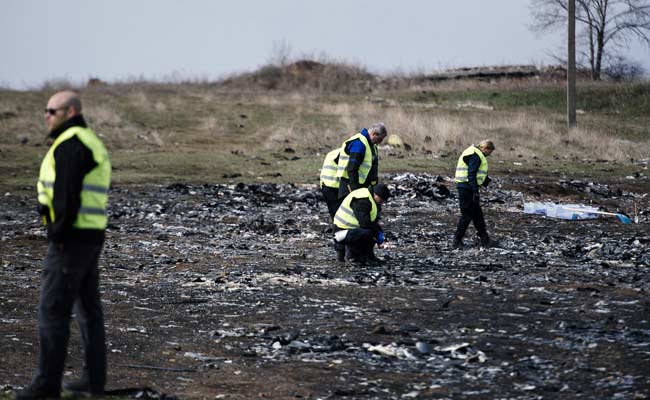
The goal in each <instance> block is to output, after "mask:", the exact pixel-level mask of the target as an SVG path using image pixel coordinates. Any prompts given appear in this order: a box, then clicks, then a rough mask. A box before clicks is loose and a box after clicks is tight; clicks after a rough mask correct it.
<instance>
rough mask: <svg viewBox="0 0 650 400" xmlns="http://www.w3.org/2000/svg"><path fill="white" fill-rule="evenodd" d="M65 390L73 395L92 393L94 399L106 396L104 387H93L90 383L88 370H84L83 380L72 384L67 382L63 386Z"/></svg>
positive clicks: (80, 379)
mask: <svg viewBox="0 0 650 400" xmlns="http://www.w3.org/2000/svg"><path fill="white" fill-rule="evenodd" d="M63 389H65V390H67V391H70V392H73V393H86V394H87V393H90V395H91V396H92V397H101V396H103V395H104V387H103V386H100V385H93V384H91V383H90V378H89V377H88V370H87V369H86V368H84V369H83V372H82V374H81V378H79V379H77V380H75V381H72V382H65V383H64V384H63Z"/></svg>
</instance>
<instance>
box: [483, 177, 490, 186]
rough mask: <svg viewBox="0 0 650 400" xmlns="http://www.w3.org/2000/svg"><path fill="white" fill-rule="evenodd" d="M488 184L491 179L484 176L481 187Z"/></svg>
mask: <svg viewBox="0 0 650 400" xmlns="http://www.w3.org/2000/svg"><path fill="white" fill-rule="evenodd" d="M490 182H492V179H490V177H489V176H486V177H485V180H484V181H483V186H485V187H487V185H489V184H490Z"/></svg>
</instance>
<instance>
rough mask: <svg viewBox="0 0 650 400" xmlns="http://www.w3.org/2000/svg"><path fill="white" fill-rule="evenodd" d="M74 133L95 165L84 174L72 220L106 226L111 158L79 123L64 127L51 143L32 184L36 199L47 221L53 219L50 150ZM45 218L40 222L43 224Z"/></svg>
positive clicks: (81, 225)
mask: <svg viewBox="0 0 650 400" xmlns="http://www.w3.org/2000/svg"><path fill="white" fill-rule="evenodd" d="M73 136H76V137H77V138H78V139H79V140H80V141H81V143H83V144H84V145H85V146H86V147H88V149H90V151H91V152H92V154H93V159H94V160H95V163H96V164H97V166H96V167H95V168H93V169H92V170H91V171H90V172H88V173H87V174H86V176H84V179H83V182H82V188H81V207H80V208H79V212H78V213H77V217H76V218H75V221H74V223H73V227H75V228H78V229H106V226H107V224H108V217H107V215H106V204H107V203H108V189H109V187H110V184H111V162H110V159H109V158H108V152H107V151H106V148H105V147H104V144H103V143H102V142H101V140H99V138H98V137H97V135H95V133H94V132H93V131H92V130H90V129H88V128H83V127H79V126H75V127H71V128H69V129H66V130H65V132H63V133H61V134H60V135H59V136H58V137H57V138H56V139H55V140H54V143H52V146H51V147H50V149H49V150H48V152H47V153H46V154H45V157H44V158H43V162H42V163H41V171H40V174H39V177H38V182H37V184H36V189H37V191H38V202H39V204H41V205H44V206H47V207H48V209H49V216H48V217H49V222H54V221H56V214H55V212H54V205H53V200H54V182H55V180H56V166H55V160H54V150H56V148H57V147H58V146H59V145H60V144H61V143H63V142H65V141H66V140H68V139H70V138H72V137H73ZM47 222H48V221H47V220H46V218H43V223H44V224H47Z"/></svg>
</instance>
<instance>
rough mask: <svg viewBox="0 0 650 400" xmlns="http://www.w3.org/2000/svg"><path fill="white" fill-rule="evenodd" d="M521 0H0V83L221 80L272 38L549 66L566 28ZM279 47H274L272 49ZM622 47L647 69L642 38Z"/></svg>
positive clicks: (348, 53) (343, 56) (376, 55)
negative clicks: (558, 28)
mask: <svg viewBox="0 0 650 400" xmlns="http://www.w3.org/2000/svg"><path fill="white" fill-rule="evenodd" d="M528 5H529V1H528V0H489V1H488V0H419V1H415V0H400V1H396V0H321V1H317V0H302V1H301V0H257V1H256V0H232V1H225V0H224V1H219V0H182V1H181V0H177V1H174V0H106V1H100V0H56V1H49V0H2V11H1V14H0V57H1V58H0V60H1V61H0V85H2V86H4V87H11V88H14V89H25V88H35V87H38V86H39V85H40V84H42V83H43V82H44V81H46V80H51V79H67V80H69V81H71V82H73V83H83V82H85V81H86V80H87V79H88V78H90V77H98V78H100V79H102V80H107V81H116V80H127V79H130V78H139V77H143V78H146V79H157V80H161V79H168V78H173V77H184V78H207V79H217V78H220V77H223V76H226V75H229V74H233V73H238V72H244V71H252V70H255V69H256V68H258V67H260V66H262V65H264V64H266V63H268V62H269V61H270V60H272V59H273V57H274V56H275V55H278V54H281V53H282V52H280V51H278V50H277V49H278V48H283V47H284V48H285V49H286V48H289V49H290V50H291V51H290V57H291V58H292V59H297V58H300V57H301V56H312V57H314V58H317V59H318V58H320V59H322V58H323V57H327V58H328V59H330V60H336V61H344V62H350V63H355V64H360V65H363V66H365V67H367V68H368V69H369V70H371V71H372V72H378V73H388V72H394V71H401V72H406V73H410V72H428V71H431V70H440V69H445V68H450V67H465V66H486V65H500V64H538V65H539V64H552V63H553V59H552V57H550V56H549V54H550V53H554V52H555V53H558V52H559V51H560V49H561V47H560V45H561V42H562V40H563V38H564V34H562V35H560V34H558V35H555V36H551V35H547V36H542V37H539V36H538V35H536V34H534V33H531V32H530V31H529V29H528V26H529V25H530V24H531V22H532V21H531V16H530V10H529V8H528ZM274 49H276V50H274ZM628 55H629V56H630V57H631V58H632V59H634V60H637V61H640V62H641V63H642V64H643V65H644V67H645V69H646V70H650V55H649V52H648V50H647V49H646V48H643V47H641V46H635V47H634V48H633V49H632V50H631V51H630V52H629V53H628Z"/></svg>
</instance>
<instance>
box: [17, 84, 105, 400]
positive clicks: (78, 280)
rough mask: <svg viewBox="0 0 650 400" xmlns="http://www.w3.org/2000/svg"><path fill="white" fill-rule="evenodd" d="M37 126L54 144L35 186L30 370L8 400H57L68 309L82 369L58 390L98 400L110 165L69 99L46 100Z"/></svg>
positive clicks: (61, 95)
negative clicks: (39, 234) (40, 258)
mask: <svg viewBox="0 0 650 400" xmlns="http://www.w3.org/2000/svg"><path fill="white" fill-rule="evenodd" d="M45 122H46V125H47V128H48V130H49V136H50V137H51V138H52V139H53V140H54V142H53V143H52V145H51V147H50V149H49V150H48V152H47V153H46V154H45V157H44V158H43V161H42V164H41V169H40V174H39V178H38V183H37V189H38V203H39V212H40V215H41V217H42V220H43V223H44V224H45V226H46V227H47V238H48V250H47V256H46V258H45V261H44V269H43V272H42V276H41V293H40V301H39V306H38V336H39V342H40V347H39V355H38V367H37V370H36V373H35V375H34V378H33V379H32V381H31V383H30V385H29V386H28V387H27V388H26V389H24V390H22V391H20V392H18V393H16V398H17V399H43V398H58V397H60V395H61V380H62V376H63V369H64V364H65V359H66V355H67V351H68V339H69V337H70V319H71V315H72V311H73V307H74V312H75V314H76V316H77V320H78V323H79V329H80V331H81V339H82V342H83V347H84V353H85V362H84V367H83V371H82V376H81V379H80V380H79V381H76V382H71V383H69V384H67V385H65V386H64V387H65V388H66V389H68V390H71V391H75V392H85V393H86V394H89V395H91V396H102V395H103V393H104V387H105V384H106V339H105V331H104V329H105V328H104V314H103V311H102V305H101V301H100V293H99V269H98V261H99V256H100V253H101V250H102V246H103V243H104V238H105V229H106V226H107V214H106V206H107V202H108V190H109V186H110V179H111V163H110V160H109V157H108V152H107V151H106V148H105V147H104V145H103V143H102V142H101V140H100V139H99V138H98V137H97V135H95V133H94V132H93V131H92V130H91V129H89V128H88V126H87V124H86V121H85V120H84V117H83V115H82V114H81V100H80V98H79V96H78V95H77V94H76V93H74V92H71V91H62V92H58V93H56V94H54V95H53V96H52V97H51V98H50V99H49V101H48V102H47V108H46V109H45Z"/></svg>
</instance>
